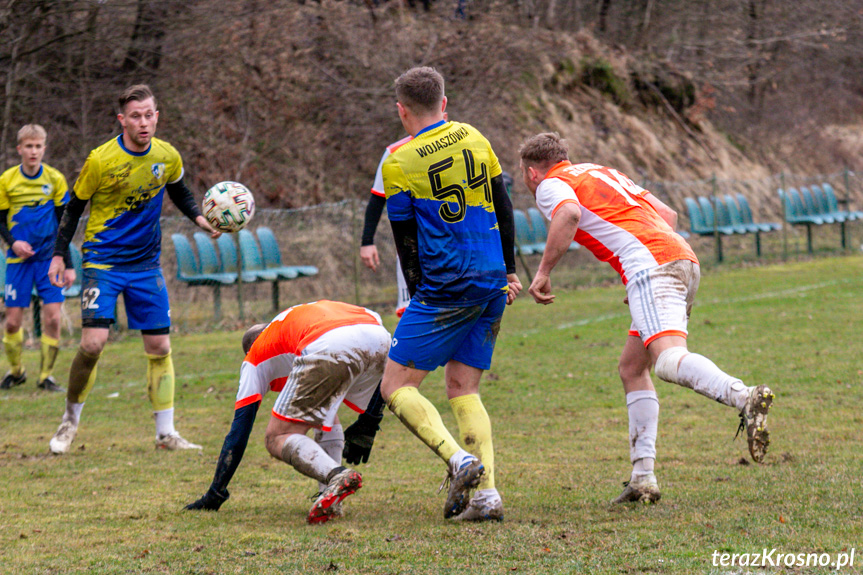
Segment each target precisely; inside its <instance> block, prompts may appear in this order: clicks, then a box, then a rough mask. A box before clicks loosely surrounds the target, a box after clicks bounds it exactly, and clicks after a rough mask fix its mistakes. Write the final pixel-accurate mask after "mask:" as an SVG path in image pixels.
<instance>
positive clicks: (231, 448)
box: [185, 401, 261, 511]
mask: <svg viewBox="0 0 863 575" xmlns="http://www.w3.org/2000/svg"><path fill="white" fill-rule="evenodd" d="M260 405H261V402H260V401H256V402H255V403H251V404H249V405H245V406H243V407H241V408H239V409H238V410H236V411H235V412H234V421H233V423H231V431H229V432H228V435H227V436H226V437H225V442H224V443H223V444H222V452H221V453H219V461H218V463H216V473H215V475H214V476H213V483H211V484H210V488H209V489H208V490H207V492H206V493H205V494H204V495H203V496H202V497H201V498H200V499H198V500H197V501H195V502H194V503H190V504H189V505H186V507H185V508H186V509H189V510H204V511H218V510H219V507H221V506H222V504H223V503H224V502H225V501H227V500H228V498H229V497H230V496H231V494H230V493H229V492H228V483H230V482H231V479H232V478H233V477H234V472H235V471H237V467H238V466H239V465H240V461H242V459H243V455H244V454H245V452H246V446H247V445H248V444H249V436H250V435H251V434H252V426H253V425H254V424H255V417H256V416H257V414H258V408H259V407H260Z"/></svg>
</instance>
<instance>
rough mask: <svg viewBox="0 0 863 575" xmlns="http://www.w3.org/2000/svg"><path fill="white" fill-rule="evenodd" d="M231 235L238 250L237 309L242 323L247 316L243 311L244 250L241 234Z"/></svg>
mask: <svg viewBox="0 0 863 575" xmlns="http://www.w3.org/2000/svg"><path fill="white" fill-rule="evenodd" d="M231 235H232V236H234V237H233V240H234V247H235V248H236V249H237V307H238V308H239V316H240V321H243V320H244V319H245V315H246V314H245V312H244V310H243V250H241V249H240V234H239V232H235V233H233V234H231Z"/></svg>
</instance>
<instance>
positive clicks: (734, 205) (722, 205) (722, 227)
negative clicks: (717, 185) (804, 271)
mask: <svg viewBox="0 0 863 575" xmlns="http://www.w3.org/2000/svg"><path fill="white" fill-rule="evenodd" d="M684 201H685V202H686V210H687V212H688V214H689V229H690V231H691V232H692V233H693V234H696V235H700V236H712V235H714V234H716V238H717V241H718V242H719V243H718V244H717V255H718V259H719V261H722V236H723V235H726V236H730V235H734V234H755V253H756V254H757V255H758V256H760V255H761V233H763V232H774V231H777V230H781V229H782V224H781V223H779V222H755V221H754V220H753V217H752V208H751V207H750V206H749V201H748V200H747V199H746V196H744V195H743V194H737V195H736V196H732V195H731V194H725V196H723V197H722V198H721V199H720V198H718V197H717V198H715V205H716V210H715V211H714V209H713V205H714V202H712V201H711V200H710V199H709V198H705V197H699V198H697V199H695V198H685V199H684ZM717 232H718V233H717Z"/></svg>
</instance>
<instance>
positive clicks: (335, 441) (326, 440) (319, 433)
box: [315, 424, 345, 491]
mask: <svg viewBox="0 0 863 575" xmlns="http://www.w3.org/2000/svg"><path fill="white" fill-rule="evenodd" d="M315 443H317V444H318V445H320V446H321V448H322V449H323V450H324V451H325V452H326V454H327V455H329V456H330V459H332V460H333V461H337V462H341V460H342V452H343V451H344V450H345V431H344V428H342V425H341V424H337V425H334V426H333V427H332V429H330V430H329V431H323V430H321V429H316V430H315ZM326 487H327V484H326V483H323V482H320V481H319V482H318V491H323V490H324V489H326Z"/></svg>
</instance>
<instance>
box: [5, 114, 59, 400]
mask: <svg viewBox="0 0 863 575" xmlns="http://www.w3.org/2000/svg"><path fill="white" fill-rule="evenodd" d="M47 139H48V134H47V132H46V131H45V128H43V127H42V126H40V125H39V124H27V125H26V126H23V127H22V128H21V129H20V130H18V148H17V150H18V154H19V155H20V156H21V163H20V164H19V165H17V166H15V167H14V168H9V169H8V170H6V171H5V172H3V175H2V176H0V237H2V238H3V240H4V241H5V242H6V243H7V244H8V245H9V251H8V252H7V253H6V285H5V299H6V329H5V331H4V333H3V345H4V347H5V349H6V358H7V359H8V360H9V372H8V373H7V374H6V376H5V377H4V378H3V381H2V382H0V389H9V388H12V387H15V386H17V385H21V384H23V383H24V382H25V381H27V374H26V370H25V369H24V364H23V362H22V360H21V355H22V352H23V349H24V332H23V331H22V329H21V323H22V320H23V318H24V310H25V309H27V308H28V307H30V298H31V293H32V292H33V288H34V286H35V288H36V293H37V294H38V295H39V297H40V298H41V299H42V302H43V304H44V305H43V306H42V318H43V321H42V326H43V331H42V338H41V344H42V345H41V350H42V361H41V367H40V369H39V378H38V379H37V382H38V383H37V387H38V388H39V389H43V390H46V391H57V392H59V391H64V390H63V388H62V387H60V386H59V385H57V381H56V380H55V379H54V376H53V375H52V373H53V371H54V362H55V360H56V359H57V353H58V351H59V346H60V321H61V315H62V306H63V300H64V299H65V298H64V296H63V288H64V287H67V286H70V285H72V283H73V282H74V281H75V270H74V269H73V268H72V267H71V260H69V259H68V258H67V260H66V263H67V269H66V272H65V273H64V275H63V277H62V278H61V279H60V282H59V284H60V285H56V286H55V285H52V284H51V282H50V281H48V267H49V266H50V264H51V255H52V253H53V249H54V237H55V236H56V235H57V226H58V225H59V223H60V218H61V217H62V215H63V209H64V206H65V204H66V202H68V201H69V186H68V185H67V184H66V178H65V177H64V176H63V174H62V173H60V172H59V171H58V170H56V169H54V168H52V167H51V166H49V165H48V164H46V163H44V162H43V161H42V158H43V156H44V155H45V150H46V147H47V146H46V142H47Z"/></svg>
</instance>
